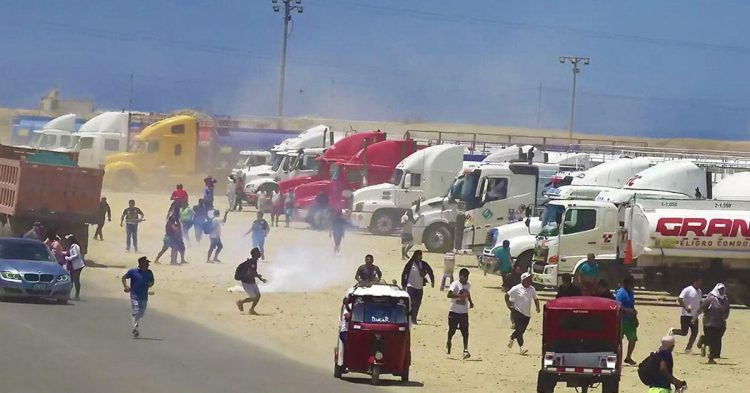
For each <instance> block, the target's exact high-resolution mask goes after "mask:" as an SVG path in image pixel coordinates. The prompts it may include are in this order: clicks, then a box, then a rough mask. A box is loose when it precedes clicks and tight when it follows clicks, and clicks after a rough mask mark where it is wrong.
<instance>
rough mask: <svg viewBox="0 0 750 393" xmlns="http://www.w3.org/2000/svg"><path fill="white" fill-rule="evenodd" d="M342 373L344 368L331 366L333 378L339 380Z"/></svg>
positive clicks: (336, 365)
mask: <svg viewBox="0 0 750 393" xmlns="http://www.w3.org/2000/svg"><path fill="white" fill-rule="evenodd" d="M343 373H344V367H343V366H339V365H338V364H334V365H333V377H334V378H341V375H342V374H343Z"/></svg>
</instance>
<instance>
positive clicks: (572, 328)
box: [536, 296, 622, 393]
mask: <svg viewBox="0 0 750 393" xmlns="http://www.w3.org/2000/svg"><path fill="white" fill-rule="evenodd" d="M621 321H622V317H621V315H620V306H619V305H618V303H617V302H616V301H614V300H610V299H605V298H599V297H590V296H573V297H563V298H559V299H555V300H552V301H550V302H548V303H547V304H545V305H544V322H543V325H542V368H541V370H539V377H538V379H537V388H536V389H537V392H539V393H551V392H554V390H555V385H556V384H557V383H558V382H565V383H566V384H567V387H574V388H580V389H581V390H580V391H581V392H582V393H585V392H587V391H588V389H589V388H590V387H592V386H594V384H599V383H601V386H602V389H601V391H602V393H617V392H618V389H619V385H620V375H621V371H622V346H621V339H620V338H621V336H620V334H621V333H620V332H621Z"/></svg>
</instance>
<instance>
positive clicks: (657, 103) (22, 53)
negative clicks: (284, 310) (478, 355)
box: [0, 0, 750, 139]
mask: <svg viewBox="0 0 750 393" xmlns="http://www.w3.org/2000/svg"><path fill="white" fill-rule="evenodd" d="M303 6H304V13H303V14H296V13H295V14H294V16H293V17H294V22H293V24H294V30H293V32H292V36H291V38H290V42H289V57H288V68H287V89H286V92H287V100H286V113H287V114H288V115H320V116H331V117H341V118H350V119H368V120H428V121H440V122H461V123H477V124H501V125H503V124H504V125H514V126H532V127H533V126H537V125H539V126H541V127H549V128H563V129H564V128H567V122H568V116H569V105H570V87H571V72H570V65H565V66H563V65H560V64H559V62H558V57H559V56H560V55H579V56H588V57H590V58H591V65H589V66H586V67H584V69H583V70H582V72H581V74H580V75H579V84H578V92H579V95H578V98H577V115H576V129H577V130H579V131H584V132H591V133H605V134H620V135H638V136H654V137H698V138H721V139H748V138H749V137H750V115H748V113H750V90H749V89H748V87H750V79H749V78H748V77H747V73H748V71H747V70H749V69H750V42H748V38H747V37H750V24H748V23H747V21H746V19H747V18H746V15H748V13H750V2H744V1H741V0H714V1H710V2H706V1H698V0H660V1H646V0H632V1H626V2H613V1H595V0H566V1H559V0H549V1H541V0H536V1H535V0H526V1H499V0H487V1H484V0H476V1H473V2H469V1H447V0H444V1H427V0H412V1H403V0H401V1H396V0H370V1H364V0H303ZM281 25H282V22H281V17H280V15H279V14H275V13H274V12H273V11H272V9H271V1H270V0H221V1H209V0H172V1H166V0H130V1H127V2H122V1H120V2H116V1H108V0H98V1H97V0H90V1H84V0H57V1H53V0H46V1H25V0H4V1H2V3H0V48H2V52H0V53H2V56H0V72H2V77H0V105H3V106H23V107H34V106H36V105H37V103H38V100H39V97H41V96H42V95H44V93H45V92H46V91H48V90H49V88H50V87H52V86H60V87H61V88H62V89H63V94H64V95H65V96H69V97H90V98H93V99H94V100H95V102H96V104H97V105H98V106H99V107H103V108H112V109H119V108H123V107H126V106H127V101H128V87H129V76H130V74H131V73H132V74H133V75H134V80H135V84H134V86H135V94H134V96H135V105H134V107H135V109H139V110H149V111H169V110H174V109H178V108H185V107H192V108H198V109H202V110H204V111H207V112H210V113H215V114H229V115H238V114H259V115H273V114H275V110H276V94H277V93H276V90H277V84H278V64H279V52H280V46H281ZM540 86H541V89H540ZM540 92H541V94H540Z"/></svg>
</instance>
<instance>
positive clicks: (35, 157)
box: [0, 145, 104, 252]
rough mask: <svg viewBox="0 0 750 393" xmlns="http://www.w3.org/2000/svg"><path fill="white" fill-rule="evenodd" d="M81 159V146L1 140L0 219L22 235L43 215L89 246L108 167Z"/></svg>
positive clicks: (52, 226)
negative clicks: (53, 148) (64, 148)
mask: <svg viewBox="0 0 750 393" xmlns="http://www.w3.org/2000/svg"><path fill="white" fill-rule="evenodd" d="M77 159H78V153H76V152H69V153H62V152H50V151H37V150H34V149H26V148H19V147H12V146H5V145H0V223H2V224H6V223H10V229H11V232H12V234H13V235H14V236H21V235H23V234H24V233H25V232H27V231H28V230H29V229H31V227H32V225H33V223H34V222H36V221H39V222H41V223H43V224H44V226H45V227H46V228H48V229H55V230H56V231H57V232H58V233H59V234H61V235H63V234H67V233H72V234H74V235H75V236H76V238H78V240H79V241H80V242H81V248H82V249H83V250H84V252H86V250H87V246H88V238H89V236H88V224H94V223H96V221H97V216H98V213H99V200H100V198H101V191H102V179H103V178H104V171H103V170H102V169H93V168H81V167H78V164H77V163H76V161H77Z"/></svg>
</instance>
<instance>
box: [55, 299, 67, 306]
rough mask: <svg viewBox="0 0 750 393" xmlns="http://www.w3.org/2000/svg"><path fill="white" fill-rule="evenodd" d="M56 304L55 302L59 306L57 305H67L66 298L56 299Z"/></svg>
mask: <svg viewBox="0 0 750 393" xmlns="http://www.w3.org/2000/svg"><path fill="white" fill-rule="evenodd" d="M56 302H57V304H59V305H66V304H68V298H65V299H57V301H56Z"/></svg>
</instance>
